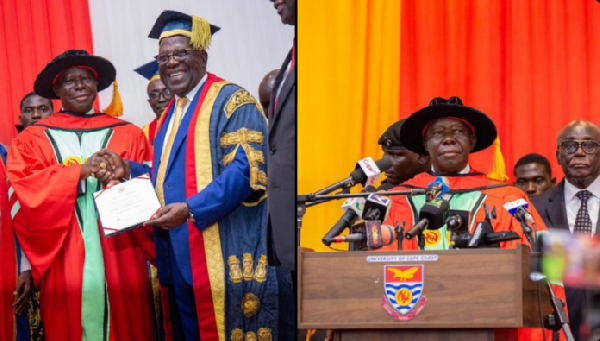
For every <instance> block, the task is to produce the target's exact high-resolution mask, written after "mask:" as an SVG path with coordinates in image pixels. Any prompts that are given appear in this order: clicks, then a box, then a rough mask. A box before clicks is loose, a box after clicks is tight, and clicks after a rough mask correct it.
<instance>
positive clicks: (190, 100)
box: [175, 73, 208, 103]
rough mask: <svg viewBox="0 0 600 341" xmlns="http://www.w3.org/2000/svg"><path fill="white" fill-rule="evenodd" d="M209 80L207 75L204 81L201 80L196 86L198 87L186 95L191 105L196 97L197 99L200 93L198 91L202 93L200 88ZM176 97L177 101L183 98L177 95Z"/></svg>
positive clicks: (203, 78)
mask: <svg viewBox="0 0 600 341" xmlns="http://www.w3.org/2000/svg"><path fill="white" fill-rule="evenodd" d="M207 78H208V77H207V76H206V73H205V74H204V76H203V77H202V79H200V81H199V82H198V84H196V86H195V87H194V88H193V89H192V90H191V91H190V92H188V93H187V95H185V97H186V98H187V100H188V103H191V102H192V101H193V100H194V97H196V94H197V93H198V91H200V88H201V87H202V85H203V84H204V83H205V82H206V79H207ZM175 97H177V100H179V99H180V98H181V97H182V96H178V95H175Z"/></svg>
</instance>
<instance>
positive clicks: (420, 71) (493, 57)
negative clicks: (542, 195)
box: [400, 0, 600, 178]
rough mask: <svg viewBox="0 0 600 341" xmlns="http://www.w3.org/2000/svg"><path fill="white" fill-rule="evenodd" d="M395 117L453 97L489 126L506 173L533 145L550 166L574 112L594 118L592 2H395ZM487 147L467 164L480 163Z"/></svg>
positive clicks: (598, 84)
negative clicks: (495, 132)
mask: <svg viewBox="0 0 600 341" xmlns="http://www.w3.org/2000/svg"><path fill="white" fill-rule="evenodd" d="M401 13H402V20H401V23H402V28H401V32H402V34H401V46H402V49H401V58H400V60H401V70H400V113H401V114H400V116H401V117H406V116H408V115H410V113H413V112H414V111H416V110H418V109H419V108H421V107H423V106H426V105H428V103H429V101H430V100H431V99H432V98H434V97H438V96H439V97H445V98H448V97H449V96H459V97H460V98H462V99H463V102H464V103H465V105H468V106H473V107H475V108H478V109H480V110H481V111H483V112H485V113H487V114H488V115H489V116H490V117H491V118H492V119H493V120H494V122H495V123H496V126H497V128H498V132H499V135H500V139H501V144H502V147H501V148H502V152H503V154H504V156H505V160H506V165H507V173H508V175H509V176H510V177H511V178H512V169H513V165H514V164H515V163H516V161H517V160H518V158H520V157H521V156H523V155H525V154H527V153H531V152H537V153H540V154H542V155H544V156H546V157H547V158H549V160H550V163H551V165H552V167H553V173H554V174H555V175H558V176H559V178H561V177H562V171H561V170H560V168H559V166H558V164H557V163H556V158H555V150H556V137H557V135H558V133H559V131H560V129H561V128H562V127H563V126H565V125H566V124H567V123H569V122H570V121H572V120H575V119H586V120H590V121H592V122H594V123H595V124H597V125H600V115H599V114H600V111H599V109H598V108H599V100H600V43H599V42H600V3H598V1H596V0H577V1H572V0H553V1H548V0H528V1H521V0H514V1H474V0H445V1H444V0H433V1H432V0H428V1H423V0H403V1H402V12H401ZM490 158H491V148H488V150H486V151H483V152H481V153H477V154H475V156H474V157H472V160H471V164H472V165H473V166H474V167H475V168H477V169H479V170H482V171H485V172H487V171H488V170H489V167H490V166H489V163H490Z"/></svg>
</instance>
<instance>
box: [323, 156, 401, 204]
mask: <svg viewBox="0 0 600 341" xmlns="http://www.w3.org/2000/svg"><path fill="white" fill-rule="evenodd" d="M390 168H392V161H391V160H390V159H389V158H387V157H384V158H382V159H380V160H377V161H373V159H372V158H370V157H367V158H364V159H362V160H360V161H358V162H357V163H356V169H355V170H354V171H353V172H352V173H350V176H349V177H347V178H346V179H344V180H342V181H340V182H337V183H335V184H333V185H331V186H329V187H327V188H324V189H322V190H320V191H318V192H316V193H315V194H316V195H325V194H329V193H331V192H333V191H336V190H338V189H341V188H344V189H346V188H350V187H353V186H355V185H356V184H358V183H360V184H362V185H363V187H368V186H372V185H374V184H376V183H377V181H379V176H380V175H381V173H383V172H385V171H386V170H388V169H390Z"/></svg>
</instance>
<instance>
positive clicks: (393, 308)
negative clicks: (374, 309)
mask: <svg viewBox="0 0 600 341" xmlns="http://www.w3.org/2000/svg"><path fill="white" fill-rule="evenodd" d="M423 271H424V268H423V265H384V267H383V276H384V278H385V282H384V289H385V296H384V297H383V298H382V300H381V306H382V307H383V309H384V310H385V312H386V313H387V314H388V315H390V316H392V317H393V318H394V320H396V321H410V320H412V319H413V318H414V317H415V316H417V315H418V314H419V313H420V312H421V310H423V308H425V302H426V301H427V299H426V298H425V296H423V295H422V293H423V284H424V279H425V276H424V273H423ZM415 307H416V308H415Z"/></svg>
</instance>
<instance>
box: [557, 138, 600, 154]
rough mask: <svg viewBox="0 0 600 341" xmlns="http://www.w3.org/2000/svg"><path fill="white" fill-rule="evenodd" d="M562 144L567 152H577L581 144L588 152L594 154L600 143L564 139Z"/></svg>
mask: <svg viewBox="0 0 600 341" xmlns="http://www.w3.org/2000/svg"><path fill="white" fill-rule="evenodd" d="M560 146H561V147H562V149H563V150H564V151H565V152H566V153H567V154H575V153H576V152H577V150H579V147H580V146H581V150H583V151H584V152H585V153H586V154H593V153H594V152H595V151H596V149H598V146H600V144H598V143H597V142H595V141H583V142H578V141H564V142H563V143H561V144H560Z"/></svg>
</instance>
